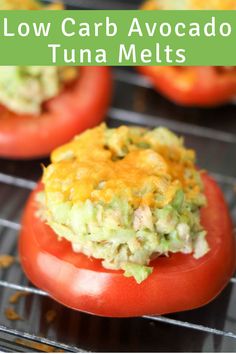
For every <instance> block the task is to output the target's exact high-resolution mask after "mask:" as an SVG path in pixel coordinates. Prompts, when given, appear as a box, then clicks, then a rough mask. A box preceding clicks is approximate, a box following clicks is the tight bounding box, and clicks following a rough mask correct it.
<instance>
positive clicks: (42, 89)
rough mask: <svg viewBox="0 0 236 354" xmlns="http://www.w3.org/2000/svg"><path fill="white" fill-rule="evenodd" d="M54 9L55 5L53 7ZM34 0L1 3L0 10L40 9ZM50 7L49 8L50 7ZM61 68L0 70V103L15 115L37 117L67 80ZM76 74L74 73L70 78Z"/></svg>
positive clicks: (18, 67) (6, 0)
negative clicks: (45, 103)
mask: <svg viewBox="0 0 236 354" xmlns="http://www.w3.org/2000/svg"><path fill="white" fill-rule="evenodd" d="M54 7H55V8H56V5H55V6H54ZM43 8H44V6H43V5H41V4H40V3H39V2H37V1H35V0H1V1H0V10H40V9H43ZM51 8H53V7H51ZM66 70H68V69H66V68H65V69H64V68H61V67H60V68H59V67H52V66H44V67H43V66H33V67H31V66H2V67H0V104H2V105H3V106H5V107H7V108H8V109H9V110H11V111H13V112H15V113H17V114H32V115H38V114H40V113H41V112H42V110H43V108H42V105H43V103H44V102H45V101H47V100H49V99H50V98H53V97H55V96H57V95H58V94H59V93H60V91H61V88H62V85H63V84H64V82H65V81H67V76H69V77H71V72H70V73H69V75H67V72H66ZM76 75H77V74H76V73H75V72H74V75H73V77H72V78H74V77H75V76H76Z"/></svg>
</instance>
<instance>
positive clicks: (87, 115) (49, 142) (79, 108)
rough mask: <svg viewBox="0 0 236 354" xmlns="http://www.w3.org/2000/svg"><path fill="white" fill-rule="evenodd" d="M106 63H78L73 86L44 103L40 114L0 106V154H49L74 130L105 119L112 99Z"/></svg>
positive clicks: (14, 156)
mask: <svg viewBox="0 0 236 354" xmlns="http://www.w3.org/2000/svg"><path fill="white" fill-rule="evenodd" d="M111 93H112V78H111V70H110V68H108V67H81V68H80V74H79V77H78V79H77V80H76V82H75V83H74V84H73V88H70V87H69V88H65V89H64V90H63V92H61V93H60V94H59V95H58V96H57V97H55V98H53V99H51V100H50V101H48V102H46V103H45V108H46V111H45V112H44V113H43V114H42V115H40V116H36V117H35V116H30V115H17V114H14V113H12V112H10V111H9V110H7V109H6V108H5V107H3V106H0V156H1V157H4V158H10V159H31V158H41V157H45V156H48V155H49V154H50V152H51V151H53V150H54V149H55V148H56V147H58V146H60V145H63V144H65V143H66V142H68V141H69V140H71V139H72V138H73V137H74V136H75V135H76V134H79V133H81V132H82V131H84V130H86V129H88V128H92V127H94V126H96V125H98V124H99V123H101V122H102V121H103V120H104V119H105V114H106V112H107V109H108V106H109V104H110V100H111Z"/></svg>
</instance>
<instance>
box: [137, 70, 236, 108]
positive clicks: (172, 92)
mask: <svg viewBox="0 0 236 354" xmlns="http://www.w3.org/2000/svg"><path fill="white" fill-rule="evenodd" d="M139 71H140V72H141V73H142V74H144V75H145V76H147V77H148V78H149V79H150V80H151V82H152V83H153V85H154V87H155V88H156V90H157V91H159V92H160V93H162V94H163V95H164V96H166V97H167V98H168V99H170V100H171V101H173V102H175V103H177V104H180V105H184V106H200V107H201V106H202V107H210V106H217V105H220V104H223V103H227V102H229V101H231V100H232V99H233V98H234V97H235V96H236V67H229V68H226V67H214V66H196V67H192V66H191V67H190V66H186V67H176V66H174V67H169V66H166V67H160V66H143V67H140V68H139Z"/></svg>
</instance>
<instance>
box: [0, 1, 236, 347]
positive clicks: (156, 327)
mask: <svg viewBox="0 0 236 354" xmlns="http://www.w3.org/2000/svg"><path fill="white" fill-rule="evenodd" d="M66 3H67V4H68V5H70V6H72V7H73V8H75V7H78V5H80V7H82V8H94V7H95V8H111V7H112V8H121V7H122V8H133V7H135V6H136V5H135V3H137V2H135V1H133V2H132V1H129V2H127V1H126V2H122V1H120V2H116V1H115V0H110V1H109V2H108V1H107V2H106V1H102V0H101V1H100V0H86V1H79V0H74V1H72V0H68V1H67V2H66ZM108 5H109V6H108ZM113 77H114V99H113V102H112V106H111V108H110V110H109V112H108V116H107V123H108V124H109V125H110V126H118V125H120V124H138V125H143V126H147V127H154V126H158V125H164V126H167V127H169V128H171V129H172V130H174V131H175V132H177V133H179V134H181V135H183V136H184V137H185V140H186V144H187V145H188V146H190V147H192V148H194V149H196V151H197V154H198V156H199V160H198V163H199V165H200V166H201V167H202V168H207V169H208V170H209V171H210V173H211V174H212V175H213V176H214V178H215V179H216V180H217V181H218V183H219V184H220V186H221V188H222V189H223V191H224V194H225V197H226V199H227V201H228V204H229V206H230V210H231V214H232V217H233V220H234V225H236V203H235V186H236V164H235V162H236V159H235V157H236V121H235V114H236V107H235V105H234V104H231V105H227V106H225V107H221V108H216V109H208V110H207V109H206V110H205V109H191V108H181V107H178V106H176V105H174V104H171V103H170V102H168V101H166V100H165V99H164V98H162V97H161V96H159V95H158V94H157V93H155V92H154V91H153V90H152V89H151V86H150V84H149V82H148V81H147V80H146V79H145V78H144V77H142V76H140V75H138V74H137V73H136V72H135V70H132V69H127V68H119V69H118V68H114V69H113ZM41 162H43V163H45V164H46V163H47V162H48V161H47V160H44V161H25V162H24V161H22V162H19V161H8V160H0V254H10V255H13V256H14V257H17V236H18V233H19V230H20V216H21V213H22V210H23V207H24V204H25V201H26V200H27V197H28V195H29V193H30V191H31V190H32V189H33V188H34V187H35V185H36V181H37V180H38V178H39V176H40V174H41V168H40V163H41ZM19 290H20V291H23V292H25V293H27V294H28V295H27V296H25V297H23V298H21V299H20V300H19V302H18V304H16V305H15V306H14V308H15V310H16V311H17V313H19V314H20V316H22V320H18V321H10V320H8V319H7V317H6V316H5V310H6V309H7V308H8V307H9V306H10V305H9V296H10V295H11V294H13V293H14V292H15V291H19ZM173 291H174V289H173ZM235 303H236V277H232V278H231V280H230V283H229V285H228V286H227V287H226V289H225V290H224V291H223V293H222V294H221V295H220V296H219V297H218V298H217V299H216V300H214V301H213V302H212V303H210V304H209V305H207V306H205V307H203V308H201V309H198V310H193V311H188V312H184V313H179V314H174V315H168V316H144V317H143V318H132V319H106V318H100V317H95V316H90V315H86V314H82V313H79V312H75V311H72V310H69V309H66V308H64V307H63V306H61V305H59V304H57V303H55V302H54V301H53V300H51V299H50V298H49V297H48V296H47V294H46V293H45V292H44V291H41V290H39V289H36V288H35V287H34V286H32V285H31V284H30V283H29V282H28V280H27V279H26V278H25V276H24V274H23V272H22V270H21V267H20V265H19V263H18V262H16V263H14V264H13V265H12V266H11V267H9V268H7V269H1V270H0V350H1V351H4V352H11V351H12V352H14V351H18V352H20V351H22V352H25V351H45V352H48V351H55V350H63V351H68V352H86V351H162V352H163V351H177V352H178V351H190V352H191V351H228V352H230V351H231V352H235V351H236V309H235ZM48 311H54V313H55V314H56V318H55V321H53V322H52V323H48V322H47V320H46V314H47V313H48ZM38 343H39V344H40V345H37V344H38Z"/></svg>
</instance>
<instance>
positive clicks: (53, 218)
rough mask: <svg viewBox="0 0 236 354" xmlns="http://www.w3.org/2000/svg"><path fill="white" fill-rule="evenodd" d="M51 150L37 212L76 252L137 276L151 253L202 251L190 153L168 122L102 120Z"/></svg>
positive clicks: (198, 186)
mask: <svg viewBox="0 0 236 354" xmlns="http://www.w3.org/2000/svg"><path fill="white" fill-rule="evenodd" d="M51 157H52V163H51V165H49V166H48V167H47V168H45V169H44V174H43V183H44V192H42V193H40V194H38V201H39V205H40V208H39V212H38V215H39V216H40V217H41V218H42V219H43V220H44V221H45V222H46V223H47V224H48V225H50V227H51V228H52V229H53V230H54V231H55V233H56V234H57V235H58V236H59V237H63V238H66V239H67V240H68V241H70V242H71V244H72V248H73V250H74V251H75V252H82V253H84V254H85V255H87V256H89V257H90V256H92V257H94V258H98V259H101V260H102V264H103V266H104V267H105V268H108V269H122V270H123V271H124V275H125V276H127V277H134V278H135V280H136V281H137V282H138V283H141V282H142V281H144V280H145V279H146V278H147V277H148V276H149V275H150V274H151V273H152V270H153V268H152V265H151V264H150V262H151V260H152V259H153V258H156V257H158V256H161V255H162V256H163V255H164V256H167V257H168V256H169V255H170V254H171V253H176V252H181V253H184V254H190V253H192V254H193V257H194V258H200V257H202V256H204V255H205V254H206V253H207V252H208V250H209V247H208V244H207V241H206V238H205V236H206V231H205V230H204V229H203V227H202V226H201V223H200V208H201V207H202V206H203V205H205V203H206V201H205V197H204V194H203V192H202V182H201V177H200V173H199V172H198V171H197V170H196V168H195V165H194V162H195V157H194V153H193V151H192V150H187V149H185V148H184V146H183V141H182V139H180V138H178V137H177V136H176V135H174V134H173V133H171V132H170V131H168V130H167V129H165V128H157V129H154V130H153V131H148V130H145V129H142V128H129V127H120V128H117V129H108V128H107V127H106V126H105V125H104V124H103V125H101V126H99V127H97V128H95V129H92V130H88V131H87V132H85V133H83V134H81V135H80V136H78V137H76V138H75V139H74V140H73V141H72V142H71V143H69V144H67V145H65V146H62V147H61V148H58V149H56V150H55V151H54V152H53V153H52V156H51ZM177 171H179V172H178V173H177ZM178 176H179V177H178Z"/></svg>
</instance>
